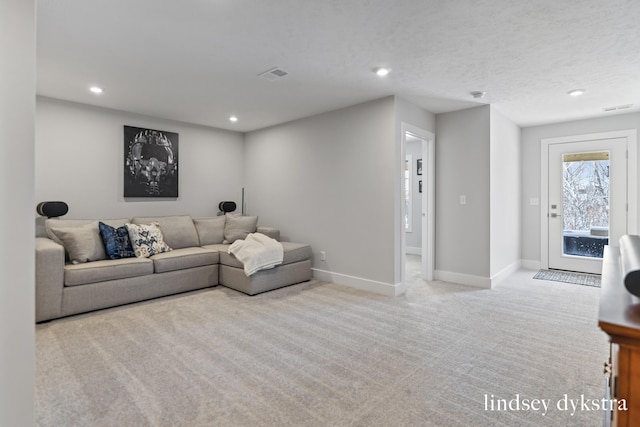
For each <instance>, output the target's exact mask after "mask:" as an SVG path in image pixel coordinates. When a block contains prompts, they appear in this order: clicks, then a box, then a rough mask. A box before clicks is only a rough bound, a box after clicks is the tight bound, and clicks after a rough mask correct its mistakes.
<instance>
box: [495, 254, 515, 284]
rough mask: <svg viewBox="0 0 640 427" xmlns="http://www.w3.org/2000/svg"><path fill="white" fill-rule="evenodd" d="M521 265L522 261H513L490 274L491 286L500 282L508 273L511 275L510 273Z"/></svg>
mask: <svg viewBox="0 0 640 427" xmlns="http://www.w3.org/2000/svg"><path fill="white" fill-rule="evenodd" d="M521 265H522V261H521V260H517V261H514V262H513V263H512V264H511V265H509V266H507V267H505V268H503V269H502V270H500V271H499V272H498V273H496V274H494V275H493V276H491V286H494V285H496V284H498V283H500V282H501V281H503V280H504V279H506V278H507V277H508V276H509V275H511V274H513V273H515V272H516V271H518V269H519V268H520V266H521Z"/></svg>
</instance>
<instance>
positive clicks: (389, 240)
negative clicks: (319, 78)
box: [245, 97, 399, 292]
mask: <svg viewBox="0 0 640 427" xmlns="http://www.w3.org/2000/svg"><path fill="white" fill-rule="evenodd" d="M394 141H395V138H394V99H393V98H392V97H388V98H384V99H381V100H377V101H372V102H368V103H365V104H360V105H357V106H354V107H349V108H345V109H341V110H337V111H332V112H329V113H326V114H321V115H317V116H313V117H310V118H307V119H301V120H297V121H294V122H290V123H285V124H282V125H279V126H274V127H271V128H267V129H263V130H259V131H255V132H251V133H248V134H247V135H246V138H245V185H246V189H247V212H248V213H249V214H257V215H259V216H260V217H261V222H263V223H268V224H272V225H274V226H276V227H279V228H280V229H281V230H282V233H283V235H282V237H283V240H292V241H300V242H307V243H310V244H311V247H312V249H313V260H312V262H313V268H314V274H315V275H316V276H317V277H321V278H323V279H328V278H331V279H332V280H333V281H335V282H336V283H342V284H345V285H349V286H354V287H359V286H360V287H370V288H371V287H373V288H378V290H380V291H382V292H385V290H386V291H394V283H395V282H394V262H393V260H394V256H395V254H394V237H395V233H394V231H395V229H394V224H395V223H394V207H395V206H394V205H395V203H394V197H395V194H394V190H395V189H394V185H395V182H396V177H395V173H396V167H395V163H394V160H393V159H396V158H399V157H396V153H395V147H394ZM320 251H325V252H326V261H321V260H320V257H319V252H320Z"/></svg>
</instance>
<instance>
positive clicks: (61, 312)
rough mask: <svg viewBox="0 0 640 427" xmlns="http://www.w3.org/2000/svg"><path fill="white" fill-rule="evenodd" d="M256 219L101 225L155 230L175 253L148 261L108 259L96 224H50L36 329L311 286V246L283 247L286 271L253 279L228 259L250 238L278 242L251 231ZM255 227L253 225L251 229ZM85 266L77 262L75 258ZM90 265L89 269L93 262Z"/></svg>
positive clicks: (40, 255)
mask: <svg viewBox="0 0 640 427" xmlns="http://www.w3.org/2000/svg"><path fill="white" fill-rule="evenodd" d="M247 218H250V217H237V216H234V217H231V216H218V217H210V218H191V217H190V216H188V215H180V216H165V217H138V218H132V219H128V218H126V219H125V218H123V219H115V220H102V222H103V223H105V224H108V225H109V226H111V227H114V228H117V227H122V226H124V225H125V224H126V223H132V224H149V223H152V222H156V223H157V224H158V225H159V228H160V230H161V231H162V236H163V238H164V242H165V243H166V244H167V245H168V246H169V247H171V249H172V250H170V251H167V252H162V253H157V254H155V255H152V256H150V257H148V258H145V257H128V258H121V259H108V257H107V255H106V253H105V249H104V245H103V243H102V239H101V236H100V232H99V228H98V222H99V221H98V220H74V219H47V220H46V221H45V222H44V227H37V235H36V259H35V261H36V262H35V264H36V322H43V321H47V320H52V319H56V318H59V317H64V316H69V315H73V314H78V313H84V312H88V311H93V310H98V309H102V308H107V307H113V306H117V305H121V304H127V303H132V302H137V301H143V300H147V299H151V298H157V297H161V296H165V295H171V294H176V293H181V292H187V291H192V290H196V289H202V288H206V287H211V286H216V285H223V286H226V287H229V288H232V289H235V290H238V291H240V292H244V293H246V294H249V295H255V294H258V293H261V292H265V291H270V290H272V289H276V288H280V287H284V286H289V285H292V284H296V283H300V282H304V281H308V280H310V279H311V248H310V246H309V245H306V244H300V243H291V242H281V244H282V246H283V250H284V259H283V262H282V264H281V265H278V266H276V267H274V268H271V269H268V270H261V271H258V272H257V273H254V274H253V275H251V276H247V275H246V274H245V272H244V269H243V264H242V263H241V262H240V261H239V260H238V259H236V258H235V256H234V255H232V254H229V253H227V249H228V248H229V245H230V243H232V241H233V240H236V239H238V238H242V236H243V235H244V236H246V234H247V233H248V232H259V233H262V234H266V235H267V236H269V237H272V238H274V239H276V240H280V232H279V230H278V229H275V228H270V227H258V226H257V224H256V223H257V218H255V217H254V218H255V223H254V224H256V225H255V226H253V229H247V227H246V221H245V222H244V223H243V222H242V221H243V220H245V219H247ZM249 222H251V221H249ZM78 252H79V253H81V254H82V255H81V256H80V257H81V258H83V260H82V261H83V262H77V260H72V259H71V257H70V254H73V255H74V256H76V257H78V256H77V255H76V254H77V253H78ZM87 260H88V262H87Z"/></svg>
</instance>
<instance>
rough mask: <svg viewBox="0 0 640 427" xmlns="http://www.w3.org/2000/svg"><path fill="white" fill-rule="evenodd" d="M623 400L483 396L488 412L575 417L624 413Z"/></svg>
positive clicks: (583, 396)
mask: <svg viewBox="0 0 640 427" xmlns="http://www.w3.org/2000/svg"><path fill="white" fill-rule="evenodd" d="M627 409H628V407H627V401H626V400H625V399H605V398H600V399H591V398H587V397H585V395H584V394H581V395H580V396H577V397H572V396H569V395H568V394H564V395H563V396H562V397H561V398H560V399H545V398H527V397H523V396H521V395H520V394H516V395H514V396H513V397H511V398H509V399H504V398H500V397H497V396H494V395H493V394H485V395H484V410H485V411H488V412H500V411H503V412H507V411H515V412H517V411H531V412H538V413H540V414H541V415H542V416H545V415H546V414H547V412H549V411H552V410H553V411H561V412H566V413H567V414H570V415H571V416H573V415H575V414H576V413H578V412H581V411H582V412H591V411H626V410H627Z"/></svg>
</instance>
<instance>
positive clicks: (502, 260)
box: [490, 107, 521, 278]
mask: <svg viewBox="0 0 640 427" xmlns="http://www.w3.org/2000/svg"><path fill="white" fill-rule="evenodd" d="M490 120H491V129H490V133H491V153H490V192H491V201H490V245H491V253H490V276H491V278H496V276H503V275H505V274H508V273H510V272H512V271H514V270H515V269H517V268H518V267H519V266H520V247H521V238H520V234H521V225H520V221H521V209H520V206H521V203H520V200H521V184H520V181H521V178H520V175H521V174H520V128H519V127H518V126H517V125H516V124H515V123H513V122H512V121H510V120H509V119H507V118H506V117H505V116H503V115H502V114H501V113H500V112H499V111H497V110H496V109H495V108H493V107H491V119H490Z"/></svg>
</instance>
